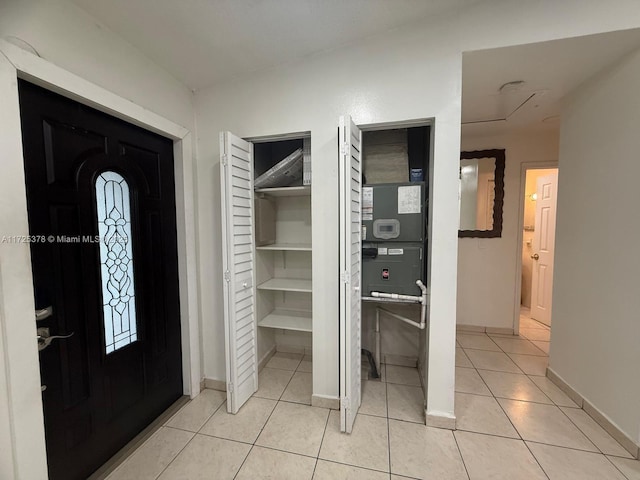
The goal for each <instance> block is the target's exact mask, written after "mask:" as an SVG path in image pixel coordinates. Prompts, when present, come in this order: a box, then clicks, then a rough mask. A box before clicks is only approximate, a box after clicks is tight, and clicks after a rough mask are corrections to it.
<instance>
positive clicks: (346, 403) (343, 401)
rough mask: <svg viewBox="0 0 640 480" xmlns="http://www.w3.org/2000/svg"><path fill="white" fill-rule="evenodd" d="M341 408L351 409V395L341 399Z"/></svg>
mask: <svg viewBox="0 0 640 480" xmlns="http://www.w3.org/2000/svg"><path fill="white" fill-rule="evenodd" d="M340 408H342V409H344V410H350V409H351V402H350V401H349V397H342V398H341V399H340Z"/></svg>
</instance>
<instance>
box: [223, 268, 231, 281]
mask: <svg viewBox="0 0 640 480" xmlns="http://www.w3.org/2000/svg"><path fill="white" fill-rule="evenodd" d="M224 279H225V281H226V282H228V281H230V280H231V272H230V271H229V270H227V271H225V272H224Z"/></svg>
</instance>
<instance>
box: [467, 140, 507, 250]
mask: <svg viewBox="0 0 640 480" xmlns="http://www.w3.org/2000/svg"><path fill="white" fill-rule="evenodd" d="M474 158H494V159H495V162H496V170H495V198H494V201H493V229H491V230H458V238H469V237H473V238H500V237H502V208H503V206H504V165H505V154H504V149H493V150H475V151H473V152H460V160H470V159H474Z"/></svg>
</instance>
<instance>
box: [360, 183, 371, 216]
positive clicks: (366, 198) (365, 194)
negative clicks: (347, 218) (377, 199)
mask: <svg viewBox="0 0 640 480" xmlns="http://www.w3.org/2000/svg"><path fill="white" fill-rule="evenodd" d="M367 220H373V187H362V221H363V222H365V221H367Z"/></svg>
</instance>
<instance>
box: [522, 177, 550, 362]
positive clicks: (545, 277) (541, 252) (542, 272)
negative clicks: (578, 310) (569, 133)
mask: <svg viewBox="0 0 640 480" xmlns="http://www.w3.org/2000/svg"><path fill="white" fill-rule="evenodd" d="M557 192H558V168H557V167H548V166H545V165H536V166H524V165H523V169H522V188H521V197H522V199H521V200H522V204H523V208H522V210H521V224H522V244H521V251H520V255H519V259H520V263H521V275H520V277H521V278H520V298H519V299H518V301H519V305H520V321H519V333H520V335H522V336H524V337H526V338H528V339H529V340H530V341H532V342H533V343H534V344H535V345H536V346H537V347H538V348H540V349H541V350H543V351H544V352H546V353H547V354H548V353H549V342H550V329H551V324H552V321H551V318H552V303H553V298H552V291H553V260H554V248H555V227H556V205H557Z"/></svg>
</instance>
